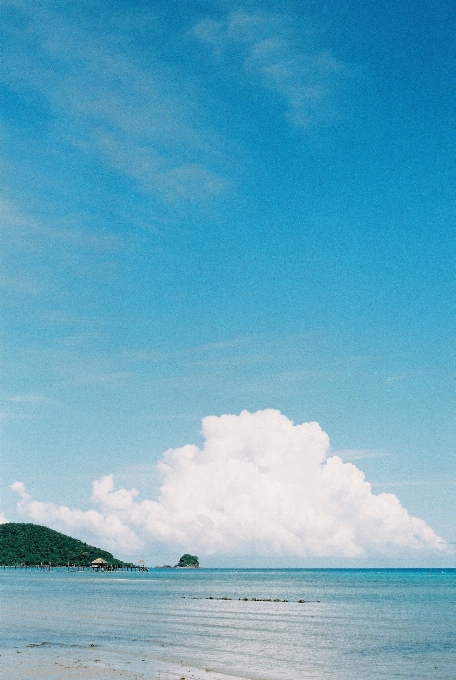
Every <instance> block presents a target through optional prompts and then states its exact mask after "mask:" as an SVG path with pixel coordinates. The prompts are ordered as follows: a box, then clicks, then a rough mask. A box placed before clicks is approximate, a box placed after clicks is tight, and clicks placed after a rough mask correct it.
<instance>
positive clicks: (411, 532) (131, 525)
mask: <svg viewBox="0 0 456 680" xmlns="http://www.w3.org/2000/svg"><path fill="white" fill-rule="evenodd" d="M202 431H203V435H204V438H205V443H204V446H203V448H201V449H200V448H198V447H197V446H194V445H187V446H183V447H182V448H178V449H170V450H169V451H167V452H166V453H165V454H164V455H163V458H162V460H161V461H160V463H159V469H160V472H161V475H162V478H163V483H162V486H161V489H160V494H159V496H158V498H157V499H156V500H148V499H146V500H143V501H139V500H137V496H138V491H137V490H136V489H124V488H121V489H115V487H114V480H113V475H108V476H105V477H102V478H101V479H99V480H96V481H94V482H93V494H92V498H91V500H92V502H93V503H95V504H96V505H97V506H98V507H99V509H98V510H89V511H82V510H71V509H70V508H66V507H60V508H59V507H57V506H55V505H53V504H52V503H41V502H39V501H34V500H32V499H31V498H30V497H29V496H28V494H27V493H26V491H25V489H24V488H23V486H22V485H21V484H20V483H16V484H15V485H13V488H14V490H16V491H17V492H19V493H20V495H21V500H20V502H19V507H20V510H21V511H22V512H23V513H25V514H28V515H29V516H30V517H32V518H33V519H34V520H35V521H42V522H45V523H46V522H47V523H51V524H52V523H53V522H54V523H55V522H57V523H59V526H60V527H62V524H66V525H67V526H68V527H71V528H72V527H76V526H79V527H82V528H84V527H85V528H87V529H90V530H91V531H92V532H93V533H95V534H96V535H97V536H99V537H100V538H102V539H103V540H104V544H105V545H109V546H110V547H112V548H114V547H116V548H117V549H120V548H121V549H123V551H124V552H125V551H126V550H128V549H136V548H137V547H138V546H139V545H140V544H141V542H142V540H145V541H147V542H150V541H154V540H155V541H160V542H164V543H166V544H170V545H174V546H176V547H177V546H180V547H182V548H187V549H190V548H191V549H192V550H194V551H198V552H199V553H201V554H206V555H207V554H214V553H217V554H229V555H251V554H253V553H256V554H259V555H265V556H266V555H298V556H303V557H305V556H317V557H326V556H339V557H348V558H350V557H363V556H365V555H369V554H370V555H371V554H379V553H383V554H388V553H391V552H394V551H397V550H398V549H400V550H401V551H404V550H405V551H409V550H411V551H419V550H431V551H437V550H444V549H445V544H444V542H443V541H442V539H440V538H439V537H438V536H437V535H436V534H435V533H434V531H433V530H432V529H431V528H430V527H429V526H428V525H427V524H426V523H425V522H424V521H423V520H421V519H418V518H416V517H412V516H410V515H409V513H408V512H407V510H406V509H405V508H404V507H403V506H402V505H401V503H400V501H399V499H398V498H397V497H396V496H395V495H394V494H389V493H380V494H373V493H372V489H371V485H370V484H369V483H368V482H366V480H365V479H364V474H363V473H362V471H361V470H359V469H358V468H357V467H356V466H355V465H353V464H352V463H344V462H343V461H342V460H341V459H340V458H339V457H338V456H330V457H328V451H329V438H328V435H327V434H326V433H325V432H323V430H322V429H321V427H320V426H319V425H318V423H315V422H313V423H304V424H302V425H294V424H293V422H292V421H290V420H289V419H288V418H287V417H285V416H284V415H282V414H281V413H280V412H279V411H275V410H271V409H268V410H264V411H258V412H256V413H249V412H247V411H243V412H242V413H241V414H240V415H222V416H221V417H216V416H208V417H206V418H204V419H203V430H202Z"/></svg>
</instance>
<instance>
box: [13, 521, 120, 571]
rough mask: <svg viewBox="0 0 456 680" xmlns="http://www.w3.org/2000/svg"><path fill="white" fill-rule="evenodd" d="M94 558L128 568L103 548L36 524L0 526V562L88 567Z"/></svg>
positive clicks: (114, 565)
mask: <svg viewBox="0 0 456 680" xmlns="http://www.w3.org/2000/svg"><path fill="white" fill-rule="evenodd" d="M97 560H98V561H99V562H100V564H101V563H103V564H105V565H106V566H109V567H132V566H133V565H132V563H130V562H128V563H127V562H122V561H121V560H118V559H116V558H115V557H114V556H113V555H112V554H111V553H110V552H107V550H102V549H101V548H96V547H95V546H93V545H88V544H87V543H83V542H82V541H79V540H78V539H77V538H71V536H66V535H65V534H61V533H60V532H58V531H54V529H49V528H48V527H44V526H41V525H39V524H22V523H15V522H8V523H7V524H1V525H0V565H2V566H3V565H6V566H14V565H24V566H32V565H40V564H52V566H66V565H68V564H71V565H75V566H78V567H90V566H91V565H92V564H93V563H96V562H97Z"/></svg>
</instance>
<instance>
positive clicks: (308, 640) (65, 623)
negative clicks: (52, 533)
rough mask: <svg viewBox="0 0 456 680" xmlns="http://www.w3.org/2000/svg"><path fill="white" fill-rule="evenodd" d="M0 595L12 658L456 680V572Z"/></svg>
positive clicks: (15, 577)
mask: <svg viewBox="0 0 456 680" xmlns="http://www.w3.org/2000/svg"><path fill="white" fill-rule="evenodd" d="M0 587H1V591H2V600H1V602H2V605H1V611H2V616H1V640H2V643H1V644H2V646H3V648H4V649H7V648H10V649H11V648H14V647H17V648H19V649H21V648H24V647H26V645H29V644H38V645H41V643H42V642H46V643H47V646H46V648H49V649H51V648H52V647H53V646H55V645H58V646H60V647H65V646H68V647H80V648H81V649H86V648H88V647H90V645H95V646H96V647H97V648H100V649H110V648H112V649H115V650H116V652H122V651H124V652H125V653H128V654H129V655H130V656H131V655H133V656H135V657H136V656H138V657H140V656H141V655H150V656H152V657H154V658H156V659H162V660H165V661H170V662H174V661H176V662H182V663H186V664H192V665H194V666H196V667H210V668H211V669H214V670H215V671H218V672H220V673H226V674H232V675H235V676H239V677H245V678H252V679H263V680H282V679H283V680H305V679H307V678H314V679H318V680H326V679H328V680H358V679H359V680H371V679H372V680H373V679H376V680H377V679H380V678H382V679H383V678H385V679H388V680H389V679H391V678H402V679H404V680H417V679H422V678H423V679H425V678H435V679H438V680H441V679H443V678H445V679H446V680H448V679H451V680H455V679H456V654H455V652H456V570H454V569H447V570H240V569H238V570H236V569H229V570H217V569H201V570H151V571H150V572H149V573H144V574H142V573H137V574H136V573H120V574H115V573H105V574H103V573H98V574H97V573H94V574H93V573H89V572H66V571H53V572H31V571H9V570H6V571H1V570H0ZM208 597H213V598H222V597H230V598H232V599H231V600H222V599H206V598H208ZM244 597H247V598H249V601H243V600H239V598H244ZM253 597H255V598H258V599H260V598H261V599H264V598H271V599H274V598H278V599H280V600H288V602H282V601H281V602H254V601H251V598H253ZM300 599H304V600H306V602H304V603H299V602H298V600H300Z"/></svg>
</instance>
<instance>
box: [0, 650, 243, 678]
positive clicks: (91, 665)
mask: <svg viewBox="0 0 456 680" xmlns="http://www.w3.org/2000/svg"><path fill="white" fill-rule="evenodd" d="M0 662H1V663H0V672H1V677H2V678H4V680H30V678H33V679H34V680H113V679H114V678H129V679H131V680H142V679H144V678H147V679H148V680H241V679H240V678H238V677H237V676H233V675H226V674H222V673H217V672H216V671H214V670H212V669H210V668H198V667H196V666H192V665H189V664H185V663H172V662H169V661H165V660H163V659H158V658H156V657H153V656H150V655H148V654H144V655H140V656H137V655H133V654H129V653H128V652H125V651H122V652H116V651H115V650H112V649H103V648H101V647H88V648H81V647H79V646H75V647H69V648H68V647H63V646H55V645H52V646H51V645H47V644H45V645H41V644H39V645H33V646H32V645H28V646H26V647H22V648H20V649H19V648H16V649H10V650H3V651H2V654H1V658H0ZM242 680H245V678H243V679H242Z"/></svg>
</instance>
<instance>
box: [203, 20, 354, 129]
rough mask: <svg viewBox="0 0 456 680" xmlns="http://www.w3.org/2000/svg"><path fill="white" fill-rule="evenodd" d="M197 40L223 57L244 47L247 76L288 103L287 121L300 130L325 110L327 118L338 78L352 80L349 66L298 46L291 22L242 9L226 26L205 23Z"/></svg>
mask: <svg viewBox="0 0 456 680" xmlns="http://www.w3.org/2000/svg"><path fill="white" fill-rule="evenodd" d="M193 35H194V36H195V37H196V38H197V39H198V40H200V41H201V42H203V43H206V44H208V45H210V47H211V48H212V49H213V50H214V52H215V54H216V55H217V56H218V57H219V58H220V57H221V56H222V55H223V54H224V53H226V52H227V51H228V50H230V49H232V48H233V47H235V46H237V47H238V48H240V49H241V51H242V57H241V58H242V61H243V67H244V71H245V72H247V73H249V74H251V75H252V76H254V77H256V78H258V79H259V82H260V83H261V85H262V86H263V87H265V88H266V89H268V90H270V91H273V92H275V93H276V94H278V95H280V96H281V97H282V98H283V100H284V101H285V102H286V104H287V110H288V111H287V113H288V118H289V119H290V120H291V122H292V123H294V124H295V125H298V126H303V127H307V126H309V125H310V124H312V123H313V122H315V120H316V119H318V118H320V117H321V115H322V113H323V111H324V112H325V114H327V113H328V112H329V111H328V102H329V100H330V98H331V95H332V92H333V90H334V87H335V83H336V79H337V80H338V79H340V76H344V77H347V76H348V75H349V70H348V69H347V67H346V66H345V65H344V64H342V63H341V62H339V61H338V60H336V59H335V58H334V57H333V56H332V55H331V54H330V52H328V51H326V50H321V49H317V48H316V47H314V46H313V45H312V43H311V40H310V39H309V40H308V43H309V44H308V45H307V46H306V48H305V49H304V48H303V47H302V45H301V46H299V45H298V40H297V39H296V38H295V36H294V34H293V30H292V29H291V26H290V22H289V21H287V19H286V17H281V16H275V15H270V14H267V13H265V12H251V13H246V12H243V11H239V10H238V11H234V12H231V13H230V14H229V15H228V16H227V17H226V18H225V19H223V20H222V21H214V20H212V19H205V20H203V21H202V22H200V23H199V24H198V25H196V26H195V27H194V28H193Z"/></svg>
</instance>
